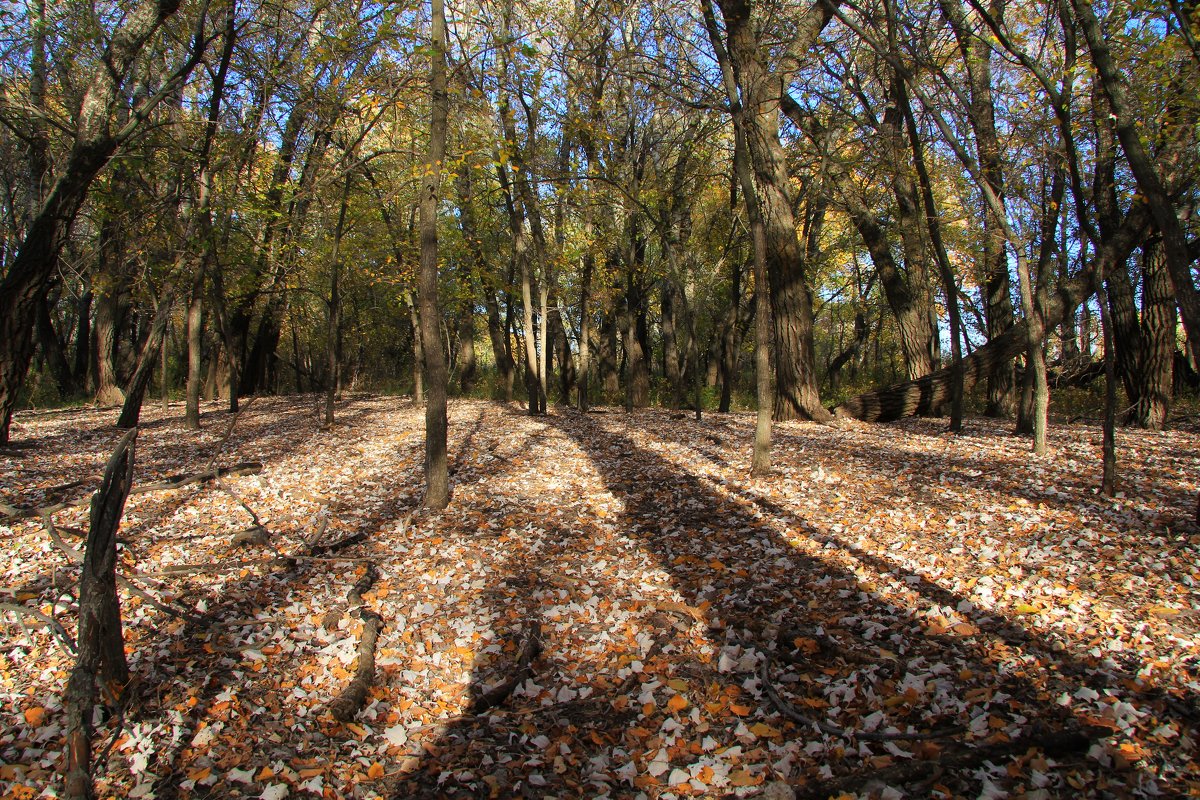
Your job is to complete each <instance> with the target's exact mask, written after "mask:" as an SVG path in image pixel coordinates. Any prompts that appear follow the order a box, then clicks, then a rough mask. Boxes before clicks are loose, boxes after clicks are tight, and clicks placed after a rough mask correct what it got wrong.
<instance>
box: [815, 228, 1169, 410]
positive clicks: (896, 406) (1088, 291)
mask: <svg viewBox="0 0 1200 800" xmlns="http://www.w3.org/2000/svg"><path fill="white" fill-rule="evenodd" d="M1149 223H1150V218H1149V214H1148V211H1147V210H1146V209H1145V208H1144V207H1139V206H1136V205H1135V206H1134V207H1133V209H1132V210H1131V211H1130V212H1129V214H1128V215H1127V216H1126V218H1125V220H1124V221H1123V222H1122V223H1121V225H1120V228H1119V229H1118V230H1117V231H1116V233H1115V234H1114V235H1113V236H1112V237H1110V238H1109V239H1108V240H1107V241H1105V242H1103V243H1102V244H1101V246H1100V248H1099V249H1098V250H1097V252H1096V256H1095V260H1094V262H1093V263H1092V265H1091V266H1090V267H1088V268H1086V269H1085V270H1084V271H1083V272H1082V273H1081V274H1079V275H1077V276H1076V277H1075V278H1073V279H1071V280H1070V281H1068V282H1067V283H1066V284H1064V285H1063V287H1062V288H1061V289H1060V290H1059V291H1058V292H1057V293H1055V294H1054V295H1052V296H1050V297H1048V298H1046V301H1045V308H1044V309H1043V310H1042V312H1041V315H1042V319H1043V320H1045V321H1046V324H1047V325H1049V324H1051V323H1057V322H1058V321H1060V320H1061V319H1062V314H1063V312H1064V309H1068V308H1076V307H1078V306H1079V304H1080V303H1082V302H1084V301H1085V300H1086V299H1088V298H1089V297H1091V296H1092V294H1094V293H1095V291H1096V285H1097V282H1098V280H1099V278H1098V276H1100V275H1105V274H1107V272H1108V270H1109V269H1110V268H1111V265H1112V264H1114V263H1124V262H1125V261H1126V260H1127V259H1128V258H1129V255H1130V253H1132V252H1133V249H1134V248H1135V247H1136V246H1137V244H1138V242H1139V241H1140V240H1141V238H1142V236H1143V235H1144V231H1145V230H1146V226H1147V225H1148V224H1149ZM1028 324H1030V320H1024V319H1023V320H1021V321H1020V322H1018V323H1016V324H1015V325H1013V326H1012V327H1010V328H1009V329H1008V330H1007V331H1005V332H1004V333H1001V334H1000V335H999V336H996V337H994V338H992V339H989V341H988V342H987V344H985V345H983V346H982V347H979V348H977V349H976V350H975V351H974V352H972V353H971V354H970V355H969V356H967V357H966V358H965V359H964V360H963V363H962V365H961V372H962V381H963V391H964V392H969V391H970V390H971V388H972V387H974V386H975V384H976V383H977V382H978V381H980V380H985V379H986V378H987V377H988V376H990V375H993V374H994V373H995V370H996V369H998V368H1000V367H1003V366H1005V365H1006V364H1009V363H1011V362H1012V360H1013V359H1014V358H1016V356H1018V355H1019V354H1020V353H1021V352H1022V351H1024V350H1026V349H1027V348H1028V340H1027V331H1026V330H1025V328H1026V326H1027V325H1028ZM953 371H954V366H953V365H952V366H950V367H946V368H943V369H940V370H937V371H935V372H932V373H930V374H929V375H926V376H924V377H923V378H919V379H918V380H915V381H905V382H904V383H900V384H897V385H895V386H890V387H888V388H886V389H879V390H875V391H871V392H866V393H864V394H861V395H859V396H857V397H854V398H851V399H849V400H847V401H846V402H844V403H842V404H841V405H840V406H838V407H837V409H835V411H836V413H837V414H838V415H844V416H849V417H853V418H855V419H860V420H864V421H866V422H888V421H891V420H896V419H900V418H902V417H906V416H910V415H912V414H922V413H929V411H930V410H932V409H934V408H937V407H938V406H940V405H941V404H942V403H944V402H946V401H947V400H948V399H949V396H950V390H951V386H952V383H953V380H952V379H953Z"/></svg>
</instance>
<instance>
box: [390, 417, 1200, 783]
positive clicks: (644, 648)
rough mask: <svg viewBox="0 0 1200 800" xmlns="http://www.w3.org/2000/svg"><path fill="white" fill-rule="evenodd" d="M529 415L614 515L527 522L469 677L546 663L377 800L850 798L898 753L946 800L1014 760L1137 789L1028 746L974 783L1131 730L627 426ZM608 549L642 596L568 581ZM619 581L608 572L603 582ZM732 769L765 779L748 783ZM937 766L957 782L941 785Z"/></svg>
mask: <svg viewBox="0 0 1200 800" xmlns="http://www.w3.org/2000/svg"><path fill="white" fill-rule="evenodd" d="M545 419H546V421H547V422H548V423H549V425H551V426H552V427H553V428H555V429H557V430H558V431H559V432H560V433H561V434H562V435H564V436H565V437H566V438H567V439H568V440H569V441H570V443H572V444H573V445H574V446H576V447H577V448H578V449H579V450H580V451H581V452H582V454H583V455H584V456H585V458H586V461H587V463H588V466H589V468H590V469H591V470H594V471H595V472H596V473H597V474H598V475H599V477H600V479H601V481H602V483H603V485H604V487H605V489H606V490H607V492H608V493H609V494H610V495H611V496H612V497H613V498H615V502H616V504H617V505H618V506H619V507H620V511H619V514H618V515H617V517H616V518H615V519H614V520H612V524H611V525H610V524H608V523H607V522H602V521H601V518H602V514H601V511H602V509H599V508H596V507H594V506H591V507H589V506H588V505H587V504H586V503H581V504H580V505H579V506H578V507H577V508H578V511H579V515H580V516H579V518H578V520H577V523H578V524H577V525H571V526H563V525H546V526H544V528H543V529H542V530H541V532H540V533H536V532H535V533H536V535H534V537H533V539H534V541H536V542H538V547H537V548H536V555H535V556H533V557H531V556H529V555H526V556H524V557H514V558H513V559H511V560H510V561H509V563H507V564H505V565H504V570H507V576H506V577H504V578H503V579H501V580H499V581H498V582H497V583H496V585H494V586H491V587H489V589H488V591H487V592H486V593H485V596H484V598H483V602H484V603H486V604H487V605H488V607H489V608H490V610H491V614H492V616H493V618H495V619H496V620H498V621H499V624H498V625H497V626H496V627H497V629H498V630H497V632H498V633H501V634H502V635H504V636H505V637H507V639H508V642H509V644H508V646H507V647H506V648H505V649H504V650H502V651H501V652H500V653H494V654H492V655H484V656H482V657H479V658H477V661H476V664H475V666H474V668H473V671H472V676H471V679H470V682H471V685H472V686H473V687H476V690H475V691H476V693H478V691H479V688H480V687H485V686H489V685H492V684H494V683H495V682H496V681H497V680H498V679H500V678H502V677H504V676H505V675H506V672H511V671H512V669H513V665H512V661H513V659H514V658H515V654H516V652H517V650H518V649H519V646H518V645H519V642H520V640H521V639H522V638H523V637H525V636H527V635H529V632H530V631H533V630H538V629H540V630H541V632H542V643H543V647H544V652H543V654H542V656H541V658H540V660H539V661H537V662H536V663H535V664H534V667H533V671H532V675H531V678H532V680H531V681H530V682H528V683H526V684H524V685H523V686H522V687H521V688H520V689H519V690H518V691H517V692H516V693H515V694H514V696H513V697H511V698H510V699H509V701H508V702H507V703H506V704H505V705H504V706H503V707H500V708H495V709H491V710H488V711H485V712H482V713H479V714H475V715H471V714H467V715H464V716H459V717H456V718H452V719H449V720H448V721H447V722H446V724H445V725H444V726H443V727H442V729H441V730H440V732H439V736H438V737H437V738H436V740H434V741H432V742H430V741H424V742H421V743H420V744H419V746H418V747H417V748H414V750H413V751H412V754H413V755H419V756H421V757H422V758H421V760H420V761H419V762H418V763H415V764H408V765H402V767H401V769H402V771H404V773H405V774H404V775H402V776H401V777H400V778H399V779H398V781H397V782H396V784H395V786H394V787H393V796H395V797H430V798H432V797H510V796H526V797H544V796H560V797H590V796H622V797H624V796H630V797H631V796H634V795H636V794H637V793H638V792H641V791H647V792H650V793H661V792H666V791H672V787H670V786H669V785H668V784H670V783H671V782H676V785H675V787H674V789H673V790H674V791H676V792H680V791H682V793H683V794H698V793H705V795H706V796H711V795H712V793H713V792H716V793H717V794H720V792H721V791H725V790H728V788H729V783H728V781H722V780H720V779H715V778H714V770H713V767H721V766H723V767H724V768H725V769H726V773H727V774H728V775H734V776H737V780H739V781H741V782H743V783H758V782H761V781H763V780H766V779H772V778H773V779H780V780H786V781H787V782H789V783H792V784H793V785H796V786H800V787H804V786H807V787H810V788H812V787H814V786H820V785H822V784H821V781H822V780H826V779H829V778H831V777H832V776H835V775H843V776H844V775H850V776H851V780H854V779H855V778H858V777H861V778H862V781H861V783H862V784H865V783H866V782H867V779H868V778H869V777H870V776H871V774H873V773H875V772H876V771H878V770H882V769H885V768H886V767H888V766H889V765H891V764H893V763H895V762H902V761H904V760H906V759H909V758H913V757H915V758H916V759H917V760H923V761H924V763H925V765H926V767H927V769H926V770H925V775H924V777H926V778H928V779H929V780H930V781H937V782H940V784H941V785H942V786H943V788H946V790H947V791H948V792H950V793H959V792H962V793H968V794H978V793H979V792H980V790H981V788H982V786H983V785H982V784H981V782H980V781H981V779H982V777H983V775H984V774H985V773H984V772H982V771H984V770H986V776H987V777H986V781H987V782H995V783H998V784H1001V785H1005V786H1006V790H1009V791H1013V792H1020V791H1023V790H1025V789H1031V788H1033V786H1034V785H1036V784H1034V783H1031V781H1032V780H1035V779H1033V778H1031V777H1030V775H1031V774H1032V773H1033V772H1034V771H1035V770H1033V768H1032V767H1030V766H1029V764H1030V763H1035V764H1036V765H1037V767H1038V771H1041V773H1042V777H1040V778H1036V780H1037V781H1039V782H1044V783H1045V785H1047V786H1048V787H1050V789H1051V791H1059V792H1062V793H1069V794H1073V795H1075V794H1087V793H1089V792H1091V793H1093V794H1098V795H1103V794H1104V793H1106V792H1108V791H1109V787H1110V786H1111V787H1112V788H1113V791H1116V792H1118V793H1119V792H1121V791H1124V790H1125V789H1126V788H1128V787H1133V786H1138V785H1141V784H1149V783H1153V782H1154V780H1155V777H1154V775H1153V774H1152V768H1151V766H1149V765H1148V766H1146V767H1145V768H1143V767H1142V766H1140V765H1134V764H1126V765H1125V767H1126V769H1125V770H1124V771H1123V772H1119V773H1118V772H1117V771H1112V770H1107V769H1105V768H1103V767H1101V766H1100V765H1099V764H1098V763H1097V762H1094V761H1091V762H1089V761H1086V760H1085V759H1084V757H1083V753H1074V754H1071V755H1070V756H1065V757H1063V758H1062V759H1060V761H1058V762H1057V763H1056V762H1054V761H1049V762H1043V761H1042V760H1041V759H1040V758H1039V759H1037V760H1036V761H1035V762H1031V761H1030V756H1029V755H1028V754H1027V753H1026V752H1025V751H1026V749H1027V748H1025V747H1020V748H1019V749H1018V750H1017V756H1016V760H1017V767H1016V768H1015V769H1014V772H1013V774H1012V775H1011V776H1010V775H1009V774H1008V773H1007V772H1006V771H1005V767H1006V766H1008V762H1011V761H1013V760H1014V758H1013V757H1012V754H1009V758H1007V759H1000V761H1001V762H1002V763H999V764H995V765H990V766H993V767H995V768H994V769H989V768H988V767H989V765H988V764H985V763H983V760H984V758H985V757H986V756H987V755H988V753H991V752H995V751H994V749H993V750H988V749H987V748H988V747H990V746H994V745H999V744H1004V743H1005V742H1009V743H1011V742H1013V741H1017V742H1025V741H1028V743H1029V746H1030V747H1036V746H1037V745H1038V744H1039V742H1042V741H1049V740H1051V739H1053V738H1054V737H1055V735H1056V734H1057V733H1058V732H1062V731H1076V730H1081V729H1083V728H1085V727H1086V726H1094V725H1095V724H1096V723H1097V722H1100V723H1105V724H1111V727H1110V728H1108V729H1101V730H1100V731H1097V729H1095V728H1094V727H1092V728H1089V735H1091V736H1096V735H1097V734H1098V732H1104V733H1112V732H1113V731H1116V730H1117V729H1118V728H1119V727H1120V725H1121V724H1124V723H1125V722H1127V720H1103V719H1101V720H1098V719H1096V718H1095V715H1091V714H1083V713H1078V714H1077V713H1076V712H1075V711H1074V710H1073V709H1072V708H1071V707H1070V703H1069V702H1068V703H1067V704H1062V703H1059V702H1056V699H1057V698H1059V697H1061V696H1062V695H1063V694H1066V695H1067V696H1071V695H1073V694H1074V693H1076V692H1079V691H1080V690H1086V689H1088V688H1089V687H1086V686H1085V684H1084V677H1083V676H1086V675H1087V674H1088V673H1087V669H1086V666H1085V665H1081V664H1076V663H1074V662H1073V661H1072V660H1071V657H1070V655H1069V654H1055V655H1054V656H1053V660H1052V661H1049V662H1047V661H1046V660H1044V659H1041V658H1040V657H1039V656H1038V655H1036V654H1033V653H1029V654H1027V653H1026V652H1025V651H1024V650H1022V649H1021V644H1020V643H1011V642H1009V641H1007V640H1006V639H1005V638H1004V637H1003V636H1002V635H1000V628H997V629H996V631H993V632H985V631H983V630H981V629H980V628H979V627H978V626H975V625H967V627H965V628H959V629H958V630H954V629H950V628H946V627H943V626H941V625H940V624H933V621H932V619H931V616H932V615H931V614H930V613H929V612H930V611H931V609H930V608H929V607H928V606H933V608H934V609H938V610H941V607H943V606H946V605H950V606H951V607H953V606H955V605H957V604H959V603H961V601H962V598H961V597H958V596H957V595H954V594H953V593H949V592H946V591H944V590H942V589H941V588H940V587H934V586H919V587H918V596H923V600H922V601H921V602H919V603H918V604H917V605H920V606H926V607H924V608H918V607H912V605H911V604H909V603H907V602H905V601H903V600H900V601H899V604H898V603H897V602H895V601H893V600H891V599H889V597H888V596H887V595H884V594H880V593H879V592H878V591H877V590H876V588H875V587H873V586H872V585H868V584H867V583H864V582H863V580H862V579H860V575H859V571H858V569H857V568H855V569H852V568H850V567H849V566H848V565H847V563H846V559H845V558H844V555H845V554H837V553H831V552H828V544H827V542H822V541H818V540H815V539H809V540H806V541H798V540H797V536H796V534H797V532H798V531H799V530H802V529H803V528H804V527H805V526H804V522H803V520H796V519H795V516H796V515H795V514H794V512H789V513H787V515H786V517H785V518H784V520H787V521H786V522H785V521H784V520H781V519H780V518H779V517H778V515H779V509H776V508H771V507H770V506H768V505H765V504H763V503H761V502H757V501H755V502H753V503H747V502H745V501H746V498H744V497H741V496H739V494H738V493H737V492H730V491H727V490H725V489H724V488H723V487H720V486H716V485H711V484H710V483H708V482H707V481H705V480H703V479H701V478H700V477H699V476H697V475H696V474H693V473H692V472H691V471H689V470H687V469H686V468H683V467H681V466H680V465H678V464H676V463H673V462H671V461H670V460H669V459H667V458H665V457H663V456H661V455H659V454H657V453H656V452H653V451H652V450H649V449H647V448H645V447H642V446H639V445H638V444H637V443H636V442H635V440H634V438H633V437H632V436H631V435H629V434H628V433H626V431H625V429H624V426H627V425H638V426H642V425H644V424H645V423H644V422H643V421H642V420H640V419H638V418H636V417H635V418H623V417H622V418H616V419H613V420H609V421H597V420H593V419H591V418H589V417H587V416H585V415H578V414H574V413H565V414H562V413H560V414H554V415H552V416H550V417H547V418H545ZM552 469H571V466H570V465H569V463H568V464H567V465H556V466H554V467H553V468H552ZM580 499H581V500H584V498H580ZM799 538H800V539H803V537H802V536H801V537H799ZM622 540H624V542H625V543H626V544H628V545H630V547H629V548H628V551H627V556H628V558H629V559H630V560H631V561H632V562H634V563H635V564H636V563H637V562H639V561H643V562H646V563H645V564H644V566H647V567H649V572H650V575H651V576H652V577H651V581H652V583H651V585H630V584H628V583H623V582H621V580H620V578H619V577H618V578H617V580H613V579H612V578H611V576H610V577H609V579H608V580H607V581H605V580H580V578H579V577H578V576H583V575H586V574H588V572H589V570H590V571H591V574H593V575H594V576H595V577H600V578H602V577H603V567H604V565H603V564H601V565H594V564H589V559H592V558H594V556H593V555H592V553H593V552H594V551H595V550H596V549H597V544H598V543H603V542H609V543H613V542H617V543H618V544H619V543H620V542H621V541H622ZM834 549H836V546H835V548H834ZM852 555H853V554H852ZM621 566H622V565H621V564H610V565H608V569H609V570H616V572H617V574H618V575H619V574H620V572H621ZM875 566H876V567H880V568H882V567H886V566H888V565H886V564H876V565H875ZM655 576H657V578H658V579H659V581H658V582H657V583H654V580H655ZM522 590H523V591H522ZM680 601H682V602H680ZM597 604H599V605H600V606H602V607H608V608H613V607H620V606H622V605H624V606H625V607H626V608H632V609H636V611H635V613H633V614H632V615H630V616H629V617H628V619H627V623H628V624H629V625H630V626H636V628H637V629H636V630H634V629H632V628H630V629H625V630H602V629H601V630H599V631H598V630H597V624H596V623H597V616H596V615H595V614H589V613H588V612H586V609H587V608H588V607H595V606H596V605H597ZM547 605H549V606H550V607H551V609H550V611H549V613H548V615H547V616H543V613H544V606H547ZM564 609H565V610H566V611H567V612H568V617H566V620H567V621H566V622H564V618H563V617H561V616H560V612H561V611H562V610H564ZM574 609H584V611H583V612H576V613H577V614H581V616H582V619H583V625H582V627H583V628H584V630H582V631H579V632H574V631H572V626H573V625H574V624H575V623H570V618H569V612H571V611H572V610H574ZM598 632H601V633H604V634H605V635H606V636H607V637H608V642H607V643H605V644H604V647H603V651H604V652H600V653H591V654H589V653H583V652H580V651H581V649H582V648H581V645H580V638H582V639H583V640H585V641H586V639H587V637H588V636H594V635H596V634H597V633H598ZM580 634H582V636H580ZM767 653H769V654H771V657H772V659H773V660H774V661H775V663H776V667H775V669H774V670H773V671H772V672H768V673H767V674H768V676H772V677H770V679H771V680H772V686H773V687H777V688H778V691H779V694H780V695H781V696H783V697H784V698H785V699H786V698H791V700H790V701H789V702H791V703H792V705H791V708H793V710H795V709H797V708H799V709H803V711H804V715H805V716H809V717H813V718H820V719H822V720H827V721H828V722H829V723H830V724H832V725H833V726H836V727H837V728H839V729H840V730H841V731H842V734H841V735H831V734H829V732H828V731H826V732H825V733H822V732H819V731H818V730H816V729H815V728H814V727H813V726H812V725H809V724H805V723H796V722H793V721H792V720H790V719H788V718H786V717H785V716H784V715H782V714H781V713H780V709H779V708H778V707H776V706H775V705H774V704H773V701H772V700H771V699H770V698H769V696H768V695H767V694H766V693H764V689H765V688H766V687H764V685H763V683H762V680H761V674H762V673H761V667H762V658H763V654H767ZM493 655H495V656H498V657H496V658H493ZM568 665H570V666H571V667H572V669H566V668H565V667H566V666H568ZM571 675H574V676H575V677H571ZM580 676H582V677H580ZM564 690H565V691H564ZM677 697H678V698H682V699H674V698H677ZM1156 710H1157V711H1159V712H1161V714H1162V718H1163V719H1171V720H1172V721H1174V722H1177V723H1179V724H1180V726H1181V727H1182V729H1183V730H1184V731H1186V730H1187V729H1188V728H1189V727H1190V726H1191V725H1192V724H1193V720H1189V719H1185V718H1184V717H1183V716H1181V715H1179V714H1172V713H1171V710H1170V708H1169V706H1167V705H1166V704H1165V703H1164V704H1159V706H1157V707H1156ZM947 726H955V727H957V728H958V730H957V731H956V733H955V734H954V735H952V736H948V737H946V738H943V739H940V740H938V741H937V742H929V741H925V742H921V741H917V742H915V743H914V742H908V741H903V740H899V741H895V742H875V741H868V740H867V739H868V738H869V736H870V734H871V733H872V732H877V731H883V730H895V731H900V732H904V733H912V734H917V735H918V736H919V735H920V734H925V733H928V732H930V731H934V730H941V729H944V728H946V727H947ZM867 729H869V730H867ZM1076 741H1083V742H1086V741H1087V737H1077V739H1076ZM735 748H736V749H735ZM895 748H899V749H895ZM1084 749H1086V745H1085V748H1084ZM973 752H978V753H980V756H979V762H975V761H972V759H971V753H973ZM414 760H415V759H414ZM743 763H751V764H768V765H769V766H768V767H767V769H766V771H765V772H755V771H754V770H751V771H750V772H748V773H747V772H745V771H743V770H741V764H743ZM940 763H945V764H953V765H957V766H956V769H953V770H948V771H946V772H945V773H942V772H941V771H940V769H939V764H940ZM729 770H732V772H730V771H729ZM614 774H615V775H616V776H618V777H616V778H614V777H613V776H614ZM684 782H686V786H685V785H684ZM932 785H933V784H932V783H926V784H925V790H926V791H928V790H929V789H930V787H931V786H932ZM814 791H815V790H814Z"/></svg>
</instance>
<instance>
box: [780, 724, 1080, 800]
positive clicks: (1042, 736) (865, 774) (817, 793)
mask: <svg viewBox="0 0 1200 800" xmlns="http://www.w3.org/2000/svg"><path fill="white" fill-rule="evenodd" d="M1092 740H1093V737H1092V736H1090V735H1089V734H1088V733H1087V732H1072V731H1039V732H1035V733H1033V734H1030V735H1028V736H1022V737H1021V738H1019V739H1015V740H1013V741H1011V742H1001V743H998V744H991V745H985V746H984V747H977V748H973V749H968V750H962V751H959V752H956V753H950V754H946V753H943V754H941V755H939V756H938V758H937V762H936V763H931V762H929V761H922V760H919V759H914V760H912V761H904V762H901V763H898V764H895V765H893V766H890V767H884V768H883V769H879V768H877V767H870V768H867V769H862V770H859V771H857V772H852V773H850V774H849V775H845V776H843V777H841V778H834V779H832V780H827V781H822V782H820V783H817V784H811V785H806V786H805V787H804V789H803V790H802V791H799V792H797V793H796V800H825V798H827V797H838V796H842V795H845V794H847V793H849V794H854V793H856V792H857V791H859V790H861V789H863V788H865V787H866V786H867V785H875V784H879V785H882V786H892V787H900V786H904V785H905V784H906V783H908V782H909V781H912V780H915V779H918V778H927V777H928V776H929V773H930V772H931V771H933V770H934V769H935V768H936V769H938V770H941V771H943V772H944V771H946V770H960V769H965V768H973V767H975V766H978V765H980V764H982V763H983V762H985V761H996V760H998V759H1002V758H1011V757H1012V756H1017V755H1021V754H1024V753H1026V752H1027V751H1029V750H1030V749H1037V750H1041V751H1042V752H1043V753H1045V754H1046V755H1048V756H1051V757H1062V756H1067V755H1071V754H1073V753H1083V752H1086V751H1087V749H1088V748H1089V747H1091V744H1092Z"/></svg>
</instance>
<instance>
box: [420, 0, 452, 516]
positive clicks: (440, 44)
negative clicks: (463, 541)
mask: <svg viewBox="0 0 1200 800" xmlns="http://www.w3.org/2000/svg"><path fill="white" fill-rule="evenodd" d="M430 4H431V19H432V26H431V34H432V55H431V61H432V64H431V66H430V70H429V83H430V95H431V99H432V103H431V106H432V115H431V122H430V126H429V157H428V159H427V160H426V165H425V176H424V179H423V180H422V181H421V197H420V209H421V211H420V213H421V270H420V304H421V346H422V349H423V350H424V351H425V371H426V373H427V374H428V377H429V396H428V398H427V399H426V402H425V506H426V507H427V508H432V509H439V508H445V507H446V506H447V505H448V504H449V503H450V476H449V465H448V462H447V454H446V434H447V417H446V388H447V387H446V384H447V376H446V361H445V355H444V354H443V352H442V340H441V336H440V332H439V330H438V327H439V322H440V321H441V310H440V308H439V306H438V285H437V284H438V236H437V203H438V190H439V184H440V181H441V169H442V160H443V158H444V156H445V152H446V118H447V114H448V111H449V103H450V98H449V94H448V91H447V85H446V84H447V81H446V50H445V48H446V12H445V7H444V4H443V0H431V2H430Z"/></svg>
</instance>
